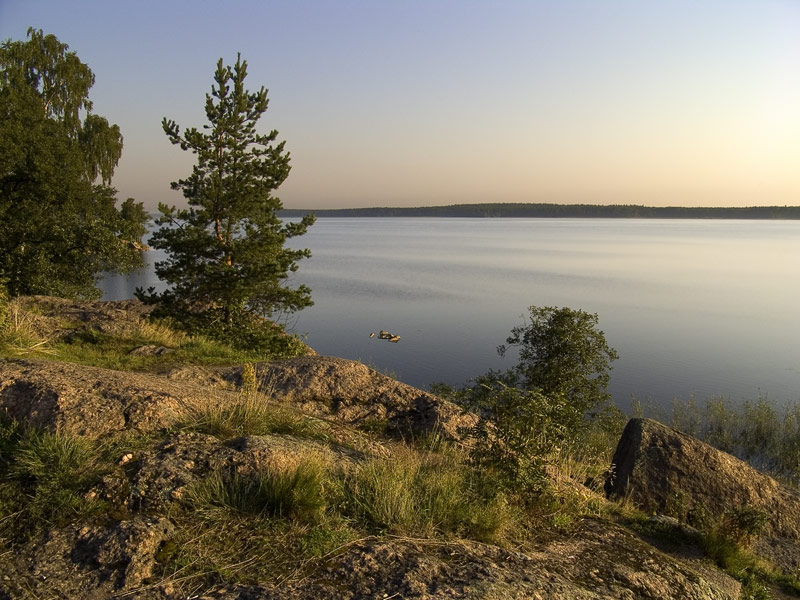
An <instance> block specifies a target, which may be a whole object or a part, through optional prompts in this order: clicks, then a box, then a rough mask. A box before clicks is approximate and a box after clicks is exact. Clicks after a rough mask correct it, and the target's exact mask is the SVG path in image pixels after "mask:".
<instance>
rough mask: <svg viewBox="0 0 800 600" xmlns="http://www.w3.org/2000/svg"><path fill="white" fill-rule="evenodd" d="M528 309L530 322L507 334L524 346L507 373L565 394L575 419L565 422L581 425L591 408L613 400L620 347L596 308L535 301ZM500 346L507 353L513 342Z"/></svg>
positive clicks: (528, 385)
mask: <svg viewBox="0 0 800 600" xmlns="http://www.w3.org/2000/svg"><path fill="white" fill-rule="evenodd" d="M528 312H529V315H528V322H527V323H526V324H525V325H524V326H519V327H514V328H513V329H512V330H511V335H510V336H509V337H508V339H507V340H506V344H508V346H510V347H515V348H518V349H519V361H518V363H517V365H516V366H514V367H513V368H512V369H511V370H510V371H509V372H508V373H507V375H506V377H507V378H508V380H511V381H514V382H515V383H516V385H517V386H518V387H522V388H524V389H527V390H538V391H540V392H541V393H542V394H544V395H545V396H548V397H553V398H555V397H563V398H565V399H566V400H567V401H568V402H569V404H570V406H571V407H572V408H573V411H572V413H571V416H574V419H572V422H570V423H564V424H565V425H567V426H569V427H570V428H578V427H580V426H581V425H582V424H583V417H584V415H585V414H586V413H589V412H590V411H592V410H595V409H596V408H597V407H601V406H604V405H606V404H608V402H609V401H610V400H611V395H610V394H609V393H608V391H607V388H608V381H609V377H610V376H609V371H610V370H611V363H612V362H613V361H615V360H616V359H617V358H618V355H617V352H616V350H614V349H613V348H611V347H610V346H609V345H608V344H607V343H606V338H605V335H604V334H603V332H602V331H600V330H599V329H598V328H597V324H598V317H597V315H596V314H590V313H587V312H584V311H582V310H575V309H571V308H568V307H552V306H547V307H538V306H531V307H530V308H529V309H528ZM497 351H498V353H499V354H500V355H501V356H504V355H505V354H506V352H507V351H508V347H507V346H506V345H501V346H499V347H498V348H497ZM564 416H565V417H566V416H567V415H566V414H565V415H564Z"/></svg>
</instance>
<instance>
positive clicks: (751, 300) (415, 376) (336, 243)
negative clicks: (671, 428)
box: [103, 218, 800, 409]
mask: <svg viewBox="0 0 800 600" xmlns="http://www.w3.org/2000/svg"><path fill="white" fill-rule="evenodd" d="M293 243H294V245H296V246H298V247H308V248H310V249H311V251H312V253H313V258H311V259H310V260H304V261H301V264H300V270H299V271H298V272H297V273H296V274H295V275H294V279H295V281H296V282H297V283H305V284H307V285H309V286H310V287H311V288H312V290H313V293H312V297H313V299H314V302H315V306H313V307H312V308H309V309H306V310H304V311H302V312H300V313H297V314H295V315H292V317H291V318H290V320H289V323H288V324H289V326H290V327H291V328H292V329H293V330H294V331H295V332H297V333H301V334H304V335H307V342H308V343H309V344H310V345H311V346H312V347H313V348H315V349H316V350H317V351H318V352H319V353H320V354H329V355H336V356H342V357H345V358H352V359H358V360H361V361H363V362H365V363H367V364H369V365H371V366H374V367H376V368H378V369H380V370H382V371H385V372H390V373H392V374H393V375H394V376H396V377H397V378H398V379H400V380H402V381H405V382H407V383H410V384H413V385H416V386H419V387H423V388H425V387H427V386H428V385H429V384H430V383H432V382H439V381H442V382H447V383H453V384H458V383H463V382H464V381H466V380H468V379H469V378H471V377H474V376H476V375H479V374H481V373H485V372H486V371H487V370H488V369H490V368H494V369H502V368H507V367H510V366H511V365H512V364H513V363H514V358H513V356H511V355H508V356H507V357H506V358H505V359H503V358H500V357H499V356H498V355H497V353H496V350H495V349H496V347H497V345H498V344H501V343H503V342H504V341H505V338H506V337H507V335H508V333H509V331H510V329H511V328H512V327H514V326H516V325H521V324H523V323H524V320H523V314H524V313H525V312H526V308H527V307H528V306H530V305H539V306H569V307H572V308H576V309H577V308H579V309H583V310H585V311H588V312H593V313H597V314H598V316H599V320H600V328H601V329H602V330H603V331H604V332H605V335H606V339H607V341H608V342H609V344H610V345H611V346H612V347H614V348H616V349H617V351H618V352H619V355H620V359H619V360H618V361H616V362H615V363H614V370H613V371H612V374H611V385H610V390H611V392H612V394H613V395H614V398H615V402H616V403H617V404H618V405H619V406H620V407H622V408H623V409H627V408H628V407H629V405H630V400H631V398H632V397H636V398H638V399H639V400H642V401H645V402H646V401H648V400H650V401H651V402H652V403H653V404H656V405H667V404H668V403H670V402H671V401H672V399H673V398H682V399H687V398H689V397H690V396H695V397H696V398H698V399H701V400H702V399H705V398H707V397H711V396H724V397H726V398H729V399H731V400H732V401H734V402H739V401H742V400H744V399H751V398H755V397H757V396H759V395H767V396H769V397H770V398H771V399H773V400H776V401H779V402H783V401H794V400H798V399H800V320H799V319H798V299H800V221H731V220H697V221H695V220H627V219H625V220H623V219H444V218H386V219H383V218H323V219H319V220H318V221H317V223H316V224H315V225H314V226H313V227H312V228H311V229H310V230H309V233H308V234H307V235H305V236H303V237H302V238H298V239H296V240H293ZM150 260H151V261H152V260H158V254H156V253H153V256H151V257H150ZM156 283H157V282H156V281H155V278H154V276H153V274H152V271H151V270H150V271H145V272H144V273H141V274H138V275H134V276H133V277H129V278H127V279H122V278H111V279H109V280H107V281H105V282H104V286H103V287H104V290H105V292H106V296H105V297H106V298H108V299H115V298H125V297H130V296H131V295H132V292H133V290H134V289H135V287H136V286H137V285H141V286H144V287H147V286H148V285H156ZM381 329H384V330H387V331H389V332H391V333H394V334H397V335H400V336H401V338H402V339H401V340H400V341H399V342H398V343H396V344H394V343H389V342H387V341H385V340H379V339H378V336H377V332H378V331H379V330H381ZM371 332H375V333H376V336H375V338H370V337H369V334H370V333H371Z"/></svg>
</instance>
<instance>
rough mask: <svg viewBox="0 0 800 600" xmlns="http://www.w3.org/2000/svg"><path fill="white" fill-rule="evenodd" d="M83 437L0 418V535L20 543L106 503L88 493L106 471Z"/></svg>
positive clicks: (84, 514) (100, 509)
mask: <svg viewBox="0 0 800 600" xmlns="http://www.w3.org/2000/svg"><path fill="white" fill-rule="evenodd" d="M104 469H105V466H104V465H103V464H102V463H100V462H99V460H98V453H97V448H96V447H95V444H94V443H93V442H91V441H90V440H88V439H86V438H82V437H79V436H72V435H68V434H63V433H49V432H43V431H39V430H36V429H27V430H23V429H22V428H20V426H19V425H18V424H17V423H16V422H15V421H13V420H12V419H9V418H7V417H4V418H3V419H2V420H0V534H1V535H2V537H4V538H7V539H13V540H15V541H24V540H26V539H30V537H31V536H32V535H34V534H36V533H37V532H39V531H42V530H44V529H45V528H47V527H50V526H61V525H64V524H66V523H69V522H72V521H74V520H75V519H78V518H81V517H84V516H88V515H91V514H95V513H97V512H101V511H103V510H105V509H106V506H105V505H104V504H103V503H102V502H100V501H99V500H96V499H94V498H92V497H88V496H87V492H88V491H89V490H90V488H91V487H92V486H93V485H94V484H96V483H97V482H98V481H99V479H100V477H101V476H102V474H103V472H104Z"/></svg>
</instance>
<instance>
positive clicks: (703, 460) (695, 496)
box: [606, 419, 800, 572]
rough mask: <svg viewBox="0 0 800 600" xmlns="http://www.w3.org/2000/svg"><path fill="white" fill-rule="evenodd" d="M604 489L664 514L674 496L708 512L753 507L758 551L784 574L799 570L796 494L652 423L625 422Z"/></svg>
mask: <svg viewBox="0 0 800 600" xmlns="http://www.w3.org/2000/svg"><path fill="white" fill-rule="evenodd" d="M606 492H607V494H608V495H609V496H610V497H613V498H620V499H622V498H624V499H628V500H630V501H632V502H633V503H634V504H636V505H638V506H640V507H642V508H643V509H645V510H648V511H653V512H664V511H665V510H666V509H667V507H668V505H669V503H670V502H672V503H673V504H674V503H675V501H676V499H679V501H680V502H681V503H682V504H683V505H684V510H687V511H691V510H697V509H702V510H705V511H708V512H709V513H710V514H712V515H714V516H722V515H724V514H725V513H727V512H729V511H731V510H734V509H737V508H741V507H745V506H749V507H753V508H756V509H759V510H761V511H764V513H765V514H766V516H767V526H766V531H765V534H764V535H763V536H762V537H761V538H760V539H759V541H758V546H757V549H758V551H759V552H760V553H762V554H764V555H765V556H767V557H768V558H770V559H771V560H774V561H775V562H776V563H777V564H779V565H780V566H781V567H782V568H783V569H784V570H786V571H788V572H796V571H797V570H798V568H800V493H798V492H797V491H796V490H794V489H791V488H788V487H786V486H783V485H781V484H780V483H778V482H777V481H775V480H774V479H772V478H771V477H768V476H767V475H764V474H763V473H760V472H759V471H757V470H755V469H754V468H752V467H751V466H749V465H748V464H746V463H745V462H743V461H741V460H739V459H738V458H735V457H734V456H731V455H730V454H727V453H725V452H722V451H720V450H717V449H716V448H713V447H712V446H709V445H708V444H705V443H703V442H701V441H700V440H698V439H696V438H693V437H691V436H688V435H686V434H683V433H681V432H679V431H676V430H674V429H671V428H670V427H667V426H665V425H662V424H661V423H658V422H657V421H652V420H649V419H631V420H630V421H629V422H628V425H627V426H626V427H625V431H624V432H623V434H622V437H621V439H620V441H619V444H618V445H617V449H616V452H615V453H614V458H613V467H612V474H611V476H610V478H609V479H608V481H607V483H606Z"/></svg>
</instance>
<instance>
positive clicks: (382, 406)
mask: <svg viewBox="0 0 800 600" xmlns="http://www.w3.org/2000/svg"><path fill="white" fill-rule="evenodd" d="M237 373H238V371H237ZM228 376H230V375H228ZM256 378H257V380H258V381H259V387H260V390H261V391H262V392H264V393H265V394H267V395H269V396H272V397H274V398H278V399H283V400H290V401H291V402H292V403H294V404H296V405H298V406H299V407H301V408H302V410H303V411H304V412H307V413H310V414H315V415H319V416H325V417H330V418H334V419H336V420H338V421H340V422H342V423H346V424H348V425H357V424H359V423H364V422H385V423H386V426H387V431H388V432H389V433H395V434H398V435H400V436H404V437H408V436H409V435H410V436H420V435H425V434H428V433H432V432H436V433H439V434H441V435H443V436H445V437H447V438H449V439H451V440H458V439H461V437H462V434H461V433H460V430H463V429H464V428H469V427H471V426H473V425H474V424H475V422H476V420H477V419H476V417H475V416H474V415H472V414H470V413H465V412H464V411H463V410H461V409H460V408H458V407H457V406H456V405H454V404H453V403H451V402H448V401H446V400H442V399H441V398H438V397H436V396H434V395H433V394H430V393H428V392H424V391H422V390H420V389H417V388H415V387H412V386H410V385H407V384H405V383H401V382H399V381H396V380H394V379H392V378H391V377H387V376H386V375H382V374H381V373H378V372H377V371H374V370H372V369H370V368H369V367H367V366H365V365H364V364H362V363H360V362H356V361H352V360H345V359H343V358H334V357H330V356H304V357H299V358H289V359H285V360H280V361H272V362H267V363H259V364H257V365H256Z"/></svg>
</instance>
